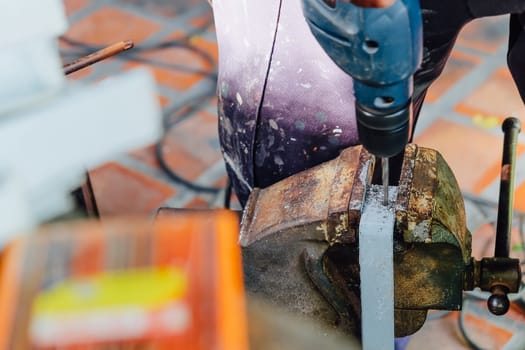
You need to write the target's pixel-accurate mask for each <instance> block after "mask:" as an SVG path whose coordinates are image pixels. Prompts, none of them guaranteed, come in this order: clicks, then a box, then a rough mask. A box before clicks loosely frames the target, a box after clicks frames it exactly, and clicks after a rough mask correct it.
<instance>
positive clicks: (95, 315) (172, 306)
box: [0, 211, 247, 350]
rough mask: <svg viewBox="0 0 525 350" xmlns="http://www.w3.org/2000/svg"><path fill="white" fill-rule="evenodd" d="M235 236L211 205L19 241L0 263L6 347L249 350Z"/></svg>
mask: <svg viewBox="0 0 525 350" xmlns="http://www.w3.org/2000/svg"><path fill="white" fill-rule="evenodd" d="M237 234H238V220H237V217H236V215H235V214H233V213H231V212H226V211H215V212H212V211H207V212H202V213H188V212H181V213H178V214H175V215H173V216H172V217H170V218H159V219H157V220H156V221H155V223H154V224H153V223H152V222H151V221H150V220H147V221H141V220H124V219H121V220H113V221H106V222H104V223H98V222H85V223H74V224H68V225H66V224H64V225H54V226H49V227H44V228H42V229H41V230H40V232H38V234H37V235H35V236H32V237H24V238H21V239H19V240H17V241H15V242H13V243H12V244H10V245H9V246H8V247H7V249H6V251H5V253H4V256H3V260H2V262H1V266H2V270H1V275H0V285H1V286H2V288H1V289H0V308H1V309H2V310H3V312H2V314H1V315H0V349H29V348H32V349H49V348H55V347H59V348H60V349H78V348H79V347H82V348H87V347H89V348H90V349H101V348H104V349H106V348H107V347H108V346H129V347H130V348H144V347H146V348H147V349H203V350H204V349H225V350H227V349H228V350H229V349H240V350H242V349H246V348H247V331H246V319H245V300H244V292H243V284H242V270H241V256H240V249H239V246H238V245H237ZM126 348H128V347H126Z"/></svg>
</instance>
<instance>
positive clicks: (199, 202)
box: [184, 197, 209, 209]
mask: <svg viewBox="0 0 525 350" xmlns="http://www.w3.org/2000/svg"><path fill="white" fill-rule="evenodd" d="M208 205H209V204H208V201H207V200H206V199H204V198H202V197H195V198H193V199H192V200H191V201H190V202H189V203H187V204H186V205H185V206H184V208H186V209H207V208H208Z"/></svg>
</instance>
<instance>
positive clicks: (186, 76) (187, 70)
mask: <svg viewBox="0 0 525 350" xmlns="http://www.w3.org/2000/svg"><path fill="white" fill-rule="evenodd" d="M141 57H142V58H144V59H146V60H154V61H156V62H160V64H161V65H170V66H171V67H166V66H159V65H155V64H154V62H152V63H151V64H149V63H147V62H146V63H144V62H142V63H140V62H129V63H127V64H126V65H125V69H131V68H135V67H138V66H144V65H146V66H147V67H149V68H150V69H151V71H152V72H153V75H154V76H155V80H156V81H157V82H158V83H159V84H161V85H164V86H166V87H169V88H172V89H175V90H177V91H183V90H187V89H189V88H191V87H192V86H194V85H195V84H196V83H198V82H199V81H201V80H202V79H205V76H206V75H207V72H208V71H209V70H210V68H211V67H210V65H209V64H207V62H206V60H205V59H203V58H202V57H201V56H199V55H198V54H196V53H194V52H192V51H190V50H187V49H184V48H169V49H164V50H154V51H150V52H147V53H144V54H143V55H141Z"/></svg>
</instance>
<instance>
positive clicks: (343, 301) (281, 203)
mask: <svg viewBox="0 0 525 350" xmlns="http://www.w3.org/2000/svg"><path fill="white" fill-rule="evenodd" d="M374 168H375V161H374V157H373V156H372V155H371V154H370V153H368V152H367V151H366V150H365V149H364V148H363V147H362V146H355V147H351V148H348V149H346V150H344V151H343V152H342V153H341V154H340V155H339V157H338V158H336V159H334V160H332V161H329V162H326V163H323V164H320V165H318V166H317V167H314V168H311V169H308V170H306V171H303V172H301V173H298V174H296V175H293V176H291V177H289V178H286V179H284V180H282V181H280V182H278V183H276V184H274V185H272V186H270V187H267V188H265V189H255V190H254V191H253V193H252V194H251V196H250V198H249V200H248V203H247V205H246V207H245V210H244V213H243V220H242V224H241V236H240V244H241V246H242V248H243V261H244V262H243V265H244V269H245V272H244V273H245V285H246V290H247V293H248V294H253V295H256V296H259V297H263V298H265V299H268V300H271V301H273V302H274V303H275V304H277V305H278V306H280V307H282V308H284V309H286V310H288V311H292V312H294V313H299V314H302V315H304V316H305V317H306V318H312V319H315V320H317V321H318V322H320V323H322V324H324V325H328V326H332V327H335V328H338V329H340V330H343V331H344V332H347V333H352V334H356V335H358V336H359V335H360V326H361V298H360V267H359V254H360V252H359V242H358V240H359V234H358V233H359V223H360V219H361V211H362V208H363V202H364V200H365V193H366V189H367V187H368V186H370V184H371V181H372V175H373V172H374ZM394 210H395V225H394V232H393V233H392V234H393V240H394V255H393V256H394V331H395V336H396V337H402V336H406V335H410V334H413V333H414V332H416V331H417V330H418V329H419V328H420V327H421V326H422V325H423V323H424V322H425V319H426V315H427V311H428V310H430V309H439V310H459V309H461V306H462V295H463V291H464V290H472V289H473V288H476V287H479V288H481V289H482V290H485V291H490V292H492V293H493V296H492V297H491V299H492V300H490V301H489V309H490V310H491V311H492V312H493V313H495V314H502V313H504V312H506V310H507V309H508V299H507V297H506V293H513V292H517V291H518V288H519V282H520V280H521V271H520V266H519V261H518V260H517V259H510V258H509V257H508V253H507V256H499V257H498V256H497V257H492V258H484V259H482V260H481V261H476V260H475V259H473V258H472V257H471V234H470V232H469V231H468V229H467V226H466V215H465V209H464V204H463V197H462V195H461V191H460V189H459V186H458V184H457V181H456V179H455V177H454V175H453V173H452V171H451V170H450V168H449V166H448V165H447V163H446V162H445V160H444V159H443V157H442V156H441V155H440V154H439V153H438V152H437V151H435V150H432V149H428V148H423V147H418V146H416V145H414V144H409V145H407V146H406V149H405V155H404V160H403V165H402V169H401V175H400V180H399V184H398V195H397V199H396V200H395V205H394ZM378 219H380V218H378ZM367 254H370V252H367Z"/></svg>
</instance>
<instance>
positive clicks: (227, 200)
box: [224, 176, 232, 209]
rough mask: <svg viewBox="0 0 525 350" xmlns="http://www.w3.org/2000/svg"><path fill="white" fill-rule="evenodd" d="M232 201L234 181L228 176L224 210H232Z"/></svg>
mask: <svg viewBox="0 0 525 350" xmlns="http://www.w3.org/2000/svg"><path fill="white" fill-rule="evenodd" d="M231 199H232V181H231V179H230V177H229V176H228V181H227V182H226V189H225V191H224V209H231Z"/></svg>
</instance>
